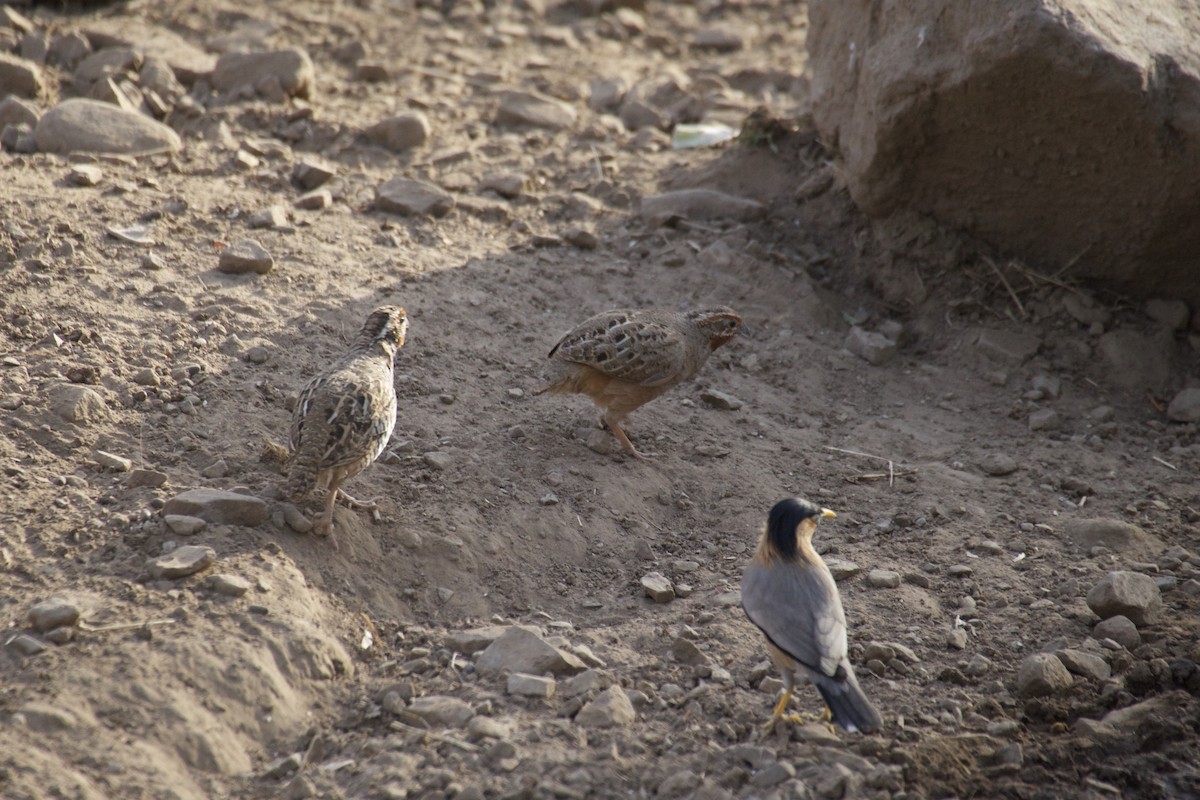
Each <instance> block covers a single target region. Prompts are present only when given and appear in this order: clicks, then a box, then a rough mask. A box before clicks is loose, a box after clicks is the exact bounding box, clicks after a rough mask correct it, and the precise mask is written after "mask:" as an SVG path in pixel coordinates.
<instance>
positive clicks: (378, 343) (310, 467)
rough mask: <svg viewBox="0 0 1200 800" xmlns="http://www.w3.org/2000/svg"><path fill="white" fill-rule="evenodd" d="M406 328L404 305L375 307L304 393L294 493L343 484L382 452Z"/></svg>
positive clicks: (292, 472) (292, 444)
mask: <svg viewBox="0 0 1200 800" xmlns="http://www.w3.org/2000/svg"><path fill="white" fill-rule="evenodd" d="M407 330H408V317H407V315H406V314H405V312H404V309H402V308H399V307H397V306H383V307H381V308H378V309H376V310H375V311H374V312H372V313H371V315H370V316H369V317H368V318H367V321H366V323H365V324H364V325H363V327H362V330H361V331H360V332H359V334H358V336H356V337H355V339H354V341H353V342H352V343H351V346H350V349H349V350H348V351H347V352H346V353H345V354H344V355H343V356H341V357H340V358H338V359H337V360H336V361H335V362H334V363H333V364H331V365H330V366H329V367H328V368H327V369H326V370H324V371H322V372H321V373H320V374H318V375H317V376H316V377H314V378H313V379H312V380H310V381H309V382H308V384H307V385H305V387H304V389H303V390H302V391H301V392H300V398H299V400H298V401H297V403H296V408H295V410H294V411H293V413H292V424H291V430H290V434H289V441H288V444H289V448H290V450H291V458H290V461H289V469H288V477H287V485H286V492H287V494H288V495H289V496H290V497H292V498H294V499H300V498H302V497H304V496H305V495H306V494H308V493H309V492H310V491H312V489H313V488H314V487H315V486H317V485H321V486H325V487H328V486H329V485H330V482H331V481H333V483H334V485H336V484H340V483H341V481H343V480H345V479H347V478H350V477H352V476H354V475H356V474H358V473H359V472H361V471H362V470H363V469H365V468H366V467H368V466H369V465H370V464H371V463H372V462H374V461H375V459H377V458H378V457H379V455H380V454H381V453H382V452H383V449H384V447H385V446H386V445H387V442H388V439H390V438H391V435H392V431H393V429H394V428H395V425H396V390H395V387H394V385H393V382H392V369H393V363H394V360H395V355H396V351H397V350H398V349H399V348H400V347H401V346H402V345H403V344H404V338H405V336H406V334H407Z"/></svg>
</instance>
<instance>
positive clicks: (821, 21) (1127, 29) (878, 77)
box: [808, 0, 1200, 300]
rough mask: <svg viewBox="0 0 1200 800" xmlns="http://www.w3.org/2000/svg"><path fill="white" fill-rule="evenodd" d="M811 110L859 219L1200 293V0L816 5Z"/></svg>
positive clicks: (1115, 278) (1122, 282)
mask: <svg viewBox="0 0 1200 800" xmlns="http://www.w3.org/2000/svg"><path fill="white" fill-rule="evenodd" d="M809 20H810V27H809V32H808V51H809V63H810V68H811V73H812V89H813V113H814V118H815V121H816V124H817V127H818V128H819V130H820V132H821V134H822V136H823V138H824V140H825V141H826V142H828V143H830V144H831V145H832V147H833V148H834V149H835V150H836V151H837V152H838V153H839V154H840V157H841V159H842V160H843V162H844V174H845V175H846V179H847V182H848V185H849V189H850V192H851V195H852V196H853V197H854V199H855V201H856V202H857V203H858V204H859V206H860V207H861V208H862V209H863V210H864V211H865V212H866V213H868V214H869V215H872V216H887V215H889V214H891V213H892V212H896V211H900V210H912V211H917V212H923V213H928V214H931V215H933V216H934V217H936V218H938V219H940V220H942V221H944V222H947V223H950V224H951V225H954V226H956V227H960V228H964V229H967V230H970V231H972V232H974V233H975V234H977V235H979V236H981V237H982V238H984V239H985V240H988V241H990V242H991V243H993V244H994V245H995V246H997V247H1000V248H1002V249H1004V250H1007V251H1010V252H1014V253H1016V254H1018V255H1020V256H1022V257H1024V258H1025V259H1027V260H1029V261H1031V262H1033V263H1035V264H1040V265H1044V266H1047V267H1056V268H1057V267H1061V266H1064V265H1067V264H1068V263H1071V264H1072V269H1073V272H1072V273H1070V274H1072V275H1077V276H1087V277H1091V278H1096V279H1100V280H1105V281H1109V282H1112V283H1114V284H1117V285H1118V286H1121V287H1123V288H1125V289H1128V290H1131V291H1136V292H1138V293H1140V294H1143V295H1148V294H1153V293H1161V294H1171V295H1172V296H1181V295H1182V296H1185V297H1187V298H1189V299H1192V300H1200V270H1197V269H1195V268H1194V265H1195V262H1196V255H1195V254H1196V253H1197V252H1200V226H1196V225H1194V224H1191V223H1192V221H1194V220H1195V219H1196V218H1197V215H1200V182H1198V181H1196V180H1195V176H1196V175H1197V174H1200V79H1198V76H1200V47H1198V46H1197V44H1196V41H1197V40H1196V36H1197V31H1200V7H1197V6H1196V5H1195V4H1194V3H1190V2H1185V1H1184V0H1147V2H1144V3H1126V2H1119V0H1011V1H1010V2H1004V3H996V2H990V1H989V0H973V1H972V0H967V1H966V2H963V0H912V2H906V3H884V4H880V3H876V2H871V1H870V0H810V2H809Z"/></svg>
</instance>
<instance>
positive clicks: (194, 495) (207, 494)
mask: <svg viewBox="0 0 1200 800" xmlns="http://www.w3.org/2000/svg"><path fill="white" fill-rule="evenodd" d="M167 514H182V515H186V516H191V517H199V518H200V519H203V520H206V521H208V522H211V523H213V524H216V525H245V526H246V527H251V528H252V527H254V526H256V525H262V524H263V523H264V522H266V521H267V517H268V516H269V514H268V509H267V504H266V503H265V502H263V501H262V500H261V499H260V498H258V497H254V496H252V495H248V494H238V493H236V492H227V491H223V490H220V489H190V490H188V491H186V492H182V493H180V494H177V495H175V496H174V497H172V498H171V499H170V500H168V501H167V502H166V505H164V506H163V515H164V516H165V515H167Z"/></svg>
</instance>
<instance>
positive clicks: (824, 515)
mask: <svg viewBox="0 0 1200 800" xmlns="http://www.w3.org/2000/svg"><path fill="white" fill-rule="evenodd" d="M835 517H837V514H836V513H835V512H833V511H830V510H829V509H828V508H822V509H821V519H834V518H835Z"/></svg>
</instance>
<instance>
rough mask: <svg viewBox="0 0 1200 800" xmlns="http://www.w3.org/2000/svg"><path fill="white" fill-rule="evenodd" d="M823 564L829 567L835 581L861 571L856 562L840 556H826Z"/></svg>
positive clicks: (851, 576)
mask: <svg viewBox="0 0 1200 800" xmlns="http://www.w3.org/2000/svg"><path fill="white" fill-rule="evenodd" d="M825 566H826V567H828V568H829V573H830V574H831V575H833V579H834V580H835V581H844V580H847V579H849V578H853V577H854V576H855V575H857V574H858V573H860V572H862V567H860V566H859V565H858V564H856V563H854V562H853V561H846V560H845V559H842V558H827V559H825Z"/></svg>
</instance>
